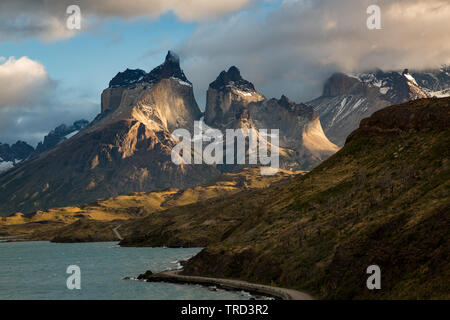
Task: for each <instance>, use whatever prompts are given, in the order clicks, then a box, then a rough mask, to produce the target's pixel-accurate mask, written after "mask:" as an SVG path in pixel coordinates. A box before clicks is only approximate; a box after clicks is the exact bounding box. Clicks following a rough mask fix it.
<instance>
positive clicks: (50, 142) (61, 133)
mask: <svg viewBox="0 0 450 320" xmlns="http://www.w3.org/2000/svg"><path fill="white" fill-rule="evenodd" d="M88 124H89V121H87V120H83V119H82V120H78V121H75V122H74V123H73V124H72V125H71V126H67V125H65V124H62V125H60V126H58V127H56V128H55V129H54V130H52V131H50V133H49V134H48V135H46V136H45V137H44V141H43V142H39V143H38V145H37V146H36V150H35V155H37V154H39V153H42V152H44V151H47V150H50V149H51V148H53V147H55V146H56V145H57V144H58V143H60V142H62V141H64V140H66V139H69V138H71V137H73V136H74V135H76V134H77V133H78V132H80V131H81V130H83V129H84V128H85V127H86V126H87V125H88Z"/></svg>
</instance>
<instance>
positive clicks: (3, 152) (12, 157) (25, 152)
mask: <svg viewBox="0 0 450 320" xmlns="http://www.w3.org/2000/svg"><path fill="white" fill-rule="evenodd" d="M33 153H34V148H33V147H32V146H30V145H29V144H28V143H26V142H24V141H20V140H19V141H17V142H16V143H14V144H12V145H11V146H10V145H9V144H7V143H0V172H2V171H6V170H9V169H11V168H13V167H14V166H15V165H16V164H19V163H20V162H22V161H23V160H25V159H27V158H28V157H30V156H31V155H32V154H33Z"/></svg>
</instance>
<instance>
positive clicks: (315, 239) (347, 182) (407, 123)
mask: <svg viewBox="0 0 450 320" xmlns="http://www.w3.org/2000/svg"><path fill="white" fill-rule="evenodd" d="M449 145H450V98H445V99H421V100H416V101H413V102H409V103H405V104H402V105H396V106H391V107H387V108H385V109H383V110H380V111H378V112H376V113H374V114H373V115H372V116H371V117H370V118H368V119H365V120H363V121H362V122H361V125H360V128H359V129H358V130H356V131H355V132H353V133H352V134H351V135H350V137H349V138H348V140H347V143H346V144H345V146H344V147H343V148H342V149H341V150H340V151H339V152H338V153H336V154H335V155H334V156H332V157H331V158H329V159H328V160H326V161H325V162H323V163H322V164H321V165H320V166H318V167H317V168H315V169H314V170H313V171H311V172H310V173H308V174H307V175H304V176H302V177H300V178H297V179H295V181H293V182H292V181H287V182H285V183H280V184H278V185H275V186H273V187H272V188H270V189H263V190H258V191H246V192H242V193H239V194H236V195H233V196H230V197H227V198H224V199H213V200H209V201H206V202H198V203H195V204H191V205H188V206H185V207H176V208H172V209H169V210H165V211H163V212H160V213H155V214H153V215H151V216H148V217H146V218H143V219H142V220H137V221H130V223H129V224H128V225H125V226H124V231H125V232H126V233H127V235H129V236H128V237H126V239H125V240H124V241H123V242H122V244H123V245H148V246H161V245H168V246H205V245H207V248H206V249H205V250H203V251H202V252H201V253H200V254H198V255H197V256H196V257H194V258H193V259H192V260H190V261H189V262H188V263H187V265H186V266H185V273H186V274H191V275H203V276H213V277H228V278H239V279H244V280H249V281H252V282H261V283H267V284H270V283H274V284H277V285H280V286H283V287H291V288H294V289H298V290H307V291H310V292H311V293H312V294H313V295H315V296H318V297H322V298H337V299H356V298H364V299H380V298H396V299H398V298H402V299H403V298H409V299H411V298H413V299H415V298H421V299H430V298H441V299H442V298H447V299H448V298H449V292H450V290H449V289H450V288H449V284H448V281H447V279H448V278H449V276H450V274H449V270H450V261H449V260H448V257H447V256H448V252H449V250H450V247H449V245H450V241H449V240H450V239H449V233H448V230H449V228H450V220H449V217H448V212H449V210H450V184H449V183H450V166H449V165H450V162H449V157H450V153H449V148H448V146H449ZM372 264H377V265H379V266H380V268H381V271H382V290H375V291H370V290H367V288H366V280H367V277H368V275H367V274H366V269H367V267H368V266H369V265H372Z"/></svg>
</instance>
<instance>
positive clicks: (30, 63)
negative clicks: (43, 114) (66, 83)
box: [0, 57, 51, 108]
mask: <svg viewBox="0 0 450 320" xmlns="http://www.w3.org/2000/svg"><path fill="white" fill-rule="evenodd" d="M0 63H1V64H0V108H4V107H7V106H9V107H16V106H20V105H24V104H26V103H29V102H30V100H32V99H33V96H35V95H38V94H40V93H39V92H40V91H41V90H42V89H44V88H45V87H47V86H49V85H50V84H51V81H50V78H49V76H48V74H47V71H46V70H45V67H44V66H43V65H42V64H40V63H39V62H37V61H34V60H32V59H30V58H28V57H21V58H19V59H15V58H14V57H9V58H8V59H6V58H4V57H1V58H0Z"/></svg>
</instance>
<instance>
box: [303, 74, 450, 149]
mask: <svg viewBox="0 0 450 320" xmlns="http://www.w3.org/2000/svg"><path fill="white" fill-rule="evenodd" d="M449 95H450V74H449V67H442V68H441V69H439V70H430V71H420V72H411V73H410V72H409V70H408V69H405V70H403V71H402V72H397V71H391V72H383V71H381V70H375V71H372V72H366V73H359V74H354V75H350V74H343V73H336V74H333V75H332V76H331V77H330V78H329V79H328V80H327V81H326V82H325V84H324V88H323V94H322V96H321V97H319V98H317V99H314V100H312V101H309V102H308V104H311V105H313V106H314V109H315V110H316V111H317V112H318V113H319V115H320V119H321V122H322V126H323V128H324V131H325V134H326V135H327V137H328V138H329V139H330V140H331V141H332V142H333V143H336V144H337V145H339V146H342V145H343V144H344V142H345V139H346V137H347V136H348V135H349V134H350V132H352V131H353V130H355V129H356V128H357V127H358V125H359V122H360V121H361V120H362V119H364V118H366V117H369V116H370V115H371V114H373V113H374V112H375V111H378V110H380V109H382V108H384V107H387V106H390V105H394V104H399V103H403V102H406V101H410V100H415V99H420V98H429V97H433V96H436V97H445V96H449Z"/></svg>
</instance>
